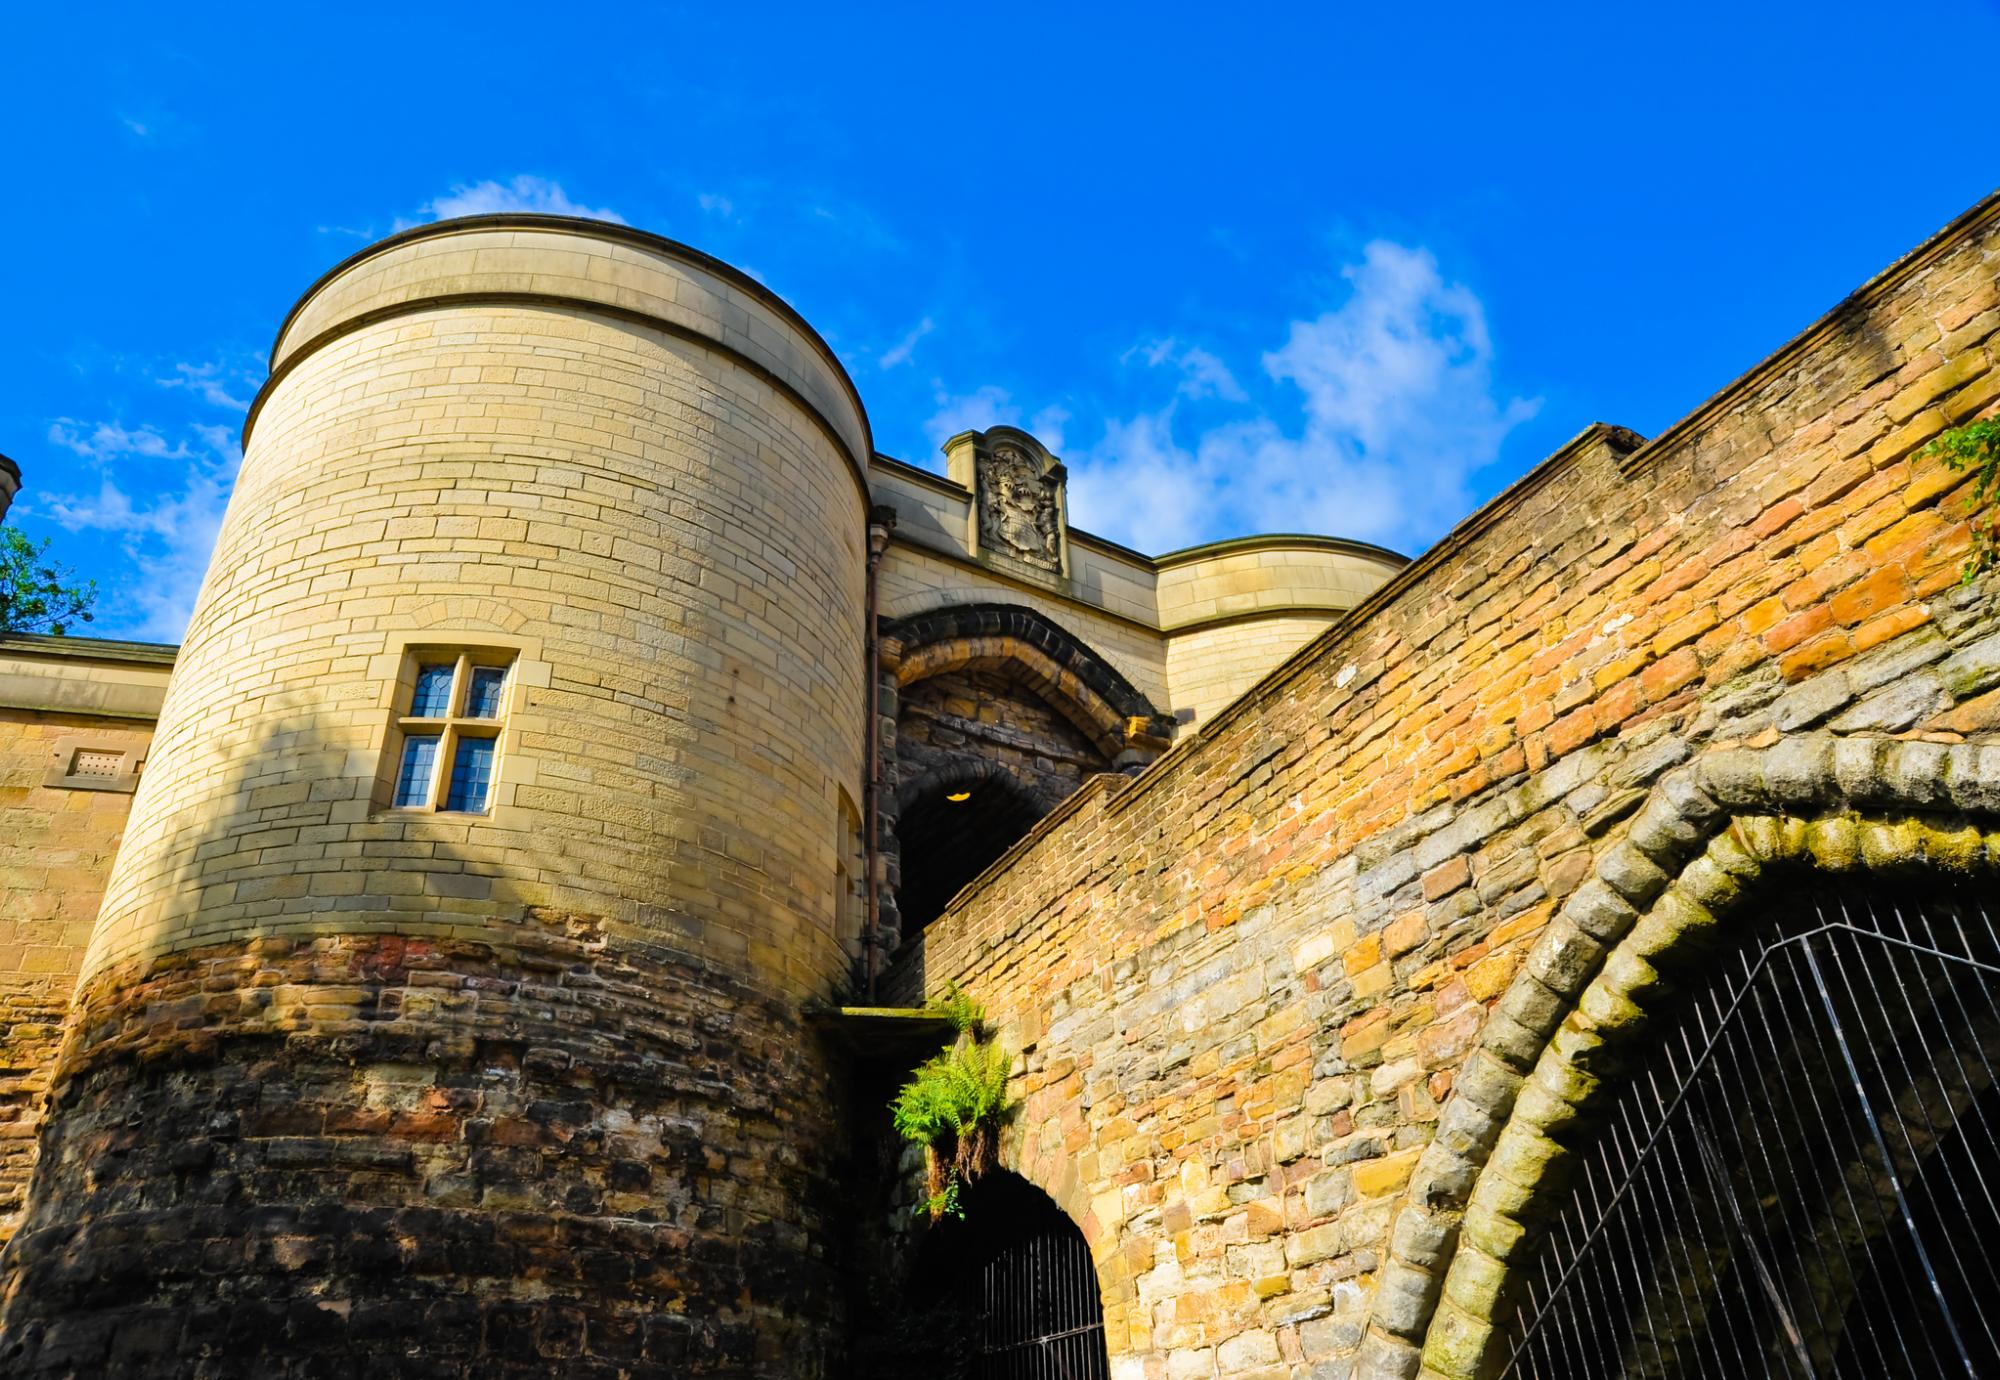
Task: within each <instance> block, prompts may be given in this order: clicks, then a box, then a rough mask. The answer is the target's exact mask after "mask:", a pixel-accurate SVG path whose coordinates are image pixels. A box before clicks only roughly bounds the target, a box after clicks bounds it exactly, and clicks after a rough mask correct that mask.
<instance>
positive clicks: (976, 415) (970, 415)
mask: <svg viewBox="0 0 2000 1380" xmlns="http://www.w3.org/2000/svg"><path fill="white" fill-rule="evenodd" d="M937 403H938V410H937V411H936V412H934V413H932V414H931V418H930V420H929V421H927V422H925V423H924V434H925V435H926V436H928V437H929V438H930V441H931V444H932V445H935V446H942V445H943V444H944V443H945V442H946V441H948V440H950V439H951V438H952V437H954V436H956V435H958V433H959V432H961V431H985V430H987V429H988V428H989V427H996V426H1002V425H1005V426H1018V427H1020V428H1022V429H1023V430H1024V431H1026V432H1028V433H1029V434H1030V435H1032V436H1033V437H1034V438H1035V439H1036V440H1038V441H1040V442H1041V443H1042V444H1043V445H1045V446H1047V447H1048V448H1049V449H1050V450H1051V451H1053V452H1054V453H1056V454H1058V455H1060V454H1061V453H1062V448H1063V425H1064V424H1065V423H1066V422H1068V421H1069V420H1070V413H1069V409H1068V408H1066V407H1062V406H1059V405H1056V404H1051V405H1049V406H1047V407H1044V408H1042V409H1041V410H1040V411H1038V412H1036V413H1035V414H1034V415H1033V416H1029V417H1026V418H1024V417H1023V415H1022V409H1021V408H1020V407H1018V406H1016V405H1015V402H1014V398H1013V395H1012V394H1011V393H1009V392H1008V391H1007V390H1006V389H1004V388H999V387H996V386H995V385H993V384H990V383H989V384H987V385H985V386H984V387H981V388H975V389H974V390H973V391H972V392H970V393H961V394H952V393H948V392H946V391H945V389H944V388H943V386H942V385H939V387H938V390H937Z"/></svg>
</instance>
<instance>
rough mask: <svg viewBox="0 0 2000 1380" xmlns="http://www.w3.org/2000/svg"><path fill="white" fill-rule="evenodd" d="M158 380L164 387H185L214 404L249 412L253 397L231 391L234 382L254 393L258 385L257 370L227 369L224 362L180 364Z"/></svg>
mask: <svg viewBox="0 0 2000 1380" xmlns="http://www.w3.org/2000/svg"><path fill="white" fill-rule="evenodd" d="M154 382H155V383H157V384H159V385H160V387H162V388H185V389H187V390H188V391H190V392H192V393H194V394H195V395H197V396H198V397H200V399H201V400H202V401H203V402H205V403H208V404H209V405H211V406H213V407H226V408H228V409H229V410H230V411H232V412H248V411H249V410H250V400H249V398H247V397H241V398H239V397H237V396H236V395H235V394H233V393H231V392H230V391H229V388H230V386H232V385H234V386H237V387H241V388H243V391H244V392H246V393H254V392H255V391H256V389H257V375H256V374H255V373H254V372H252V371H249V370H243V369H227V368H225V367H224V366H222V365H220V364H176V365H175V366H174V372H173V374H172V375H171V376H169V377H167V378H161V379H155V380H154ZM244 385H247V387H244Z"/></svg>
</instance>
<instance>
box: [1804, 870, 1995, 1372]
mask: <svg viewBox="0 0 2000 1380" xmlns="http://www.w3.org/2000/svg"><path fill="white" fill-rule="evenodd" d="M1840 907H1841V916H1842V918H1843V919H1845V920H1847V921H1848V923H1850V924H1852V923H1853V918H1852V916H1851V915H1849V913H1848V910H1847V905H1846V903H1845V901H1844V900H1843V901H1842V902H1841V903H1840ZM1871 918H1872V917H1871ZM1848 942H1850V943H1853V942H1856V941H1855V940H1853V939H1850V940H1849V941H1848ZM1827 947H1828V948H1829V949H1832V950H1833V951H1834V954H1835V957H1836V960H1837V959H1838V956H1839V948H1838V945H1837V942H1836V941H1835V938H1834V936H1831V935H1830V936H1828V944H1827ZM1884 962H1885V963H1886V964H1887V965H1888V966H1889V967H1890V968H1891V969H1892V970H1895V964H1896V955H1895V954H1894V953H1885V954H1884ZM1856 966H1857V967H1859V968H1860V969H1861V976H1862V978H1863V979H1864V980H1865V981H1866V982H1867V984H1868V992H1869V996H1870V997H1871V998H1872V999H1873V1001H1874V1004H1875V1008H1876V1009H1877V1010H1878V1011H1882V1012H1883V1013H1884V1015H1885V1018H1886V1016H1887V1003H1886V1002H1885V1001H1884V1000H1883V998H1882V992H1881V989H1880V987H1879V986H1878V985H1877V983H1876V981H1875V972H1874V968H1875V965H1873V964H1870V963H1865V962H1863V963H1858V964H1857V965H1856ZM1839 968H1840V975H1841V981H1842V982H1843V983H1844V984H1845V985H1846V986H1847V988H1848V994H1849V999H1850V1000H1852V1001H1854V1002H1855V1004H1856V1006H1857V1007H1859V1005H1860V1000H1859V997H1858V995H1857V994H1856V993H1855V991H1854V985H1853V980H1852V979H1851V978H1849V977H1848V975H1847V968H1846V965H1845V964H1840V965H1839ZM1896 985H1897V988H1898V989H1899V990H1902V987H1903V982H1902V974H1901V972H1900V971H1896ZM1903 1004H1904V1007H1905V1009H1906V1010H1908V1012H1909V1015H1910V1022H1911V1025H1912V1026H1913V1027H1916V1028H1914V1029H1913V1030H1912V1031H1911V1035H1912V1038H1913V1039H1915V1040H1916V1041H1917V1042H1919V1043H1921V1044H1922V1045H1923V1047H1924V1053H1925V1056H1926V1058H1927V1059H1928V1060H1929V1062H1930V1065H1931V1073H1932V1075H1933V1076H1934V1077H1935V1079H1936V1081H1937V1083H1938V1085H1939V1086H1940V1087H1943V1085H1944V1076H1943V1073H1942V1071H1941V1070H1940V1069H1939V1068H1938V1065H1937V1060H1936V1058H1935V1056H1933V1055H1932V1054H1931V1052H1930V1047H1929V1043H1928V1042H1927V1041H1924V1040H1923V1039H1922V1031H1921V1023H1920V1022H1919V1020H1918V1018H1917V1013H1916V1009H1915V1008H1914V1007H1912V1006H1911V1005H1910V1001H1909V993H1908V992H1907V991H1903ZM1864 1030H1865V1027H1864ZM1907 1043H1908V1042H1906V1041H1903V1040H1898V1039H1896V1038H1895V1032H1894V1031H1893V1030H1891V1031H1889V1032H1888V1034H1887V1035H1886V1036H1885V1038H1884V1039H1882V1040H1871V1041H1868V1042H1867V1044H1868V1047H1869V1049H1870V1052H1871V1055H1872V1057H1873V1059H1874V1062H1875V1065H1876V1069H1877V1071H1878V1072H1879V1073H1881V1074H1882V1076H1883V1081H1884V1084H1885V1085H1887V1086H1894V1085H1891V1084H1889V1080H1888V1070H1887V1068H1886V1066H1885V1065H1884V1064H1883V1062H1882V1046H1883V1045H1885V1044H1886V1045H1888V1046H1890V1047H1891V1048H1892V1049H1894V1051H1895V1054H1896V1062H1897V1063H1898V1064H1899V1065H1900V1066H1901V1068H1902V1070H1903V1076H1902V1084H1901V1085H1902V1086H1904V1087H1907V1088H1909V1090H1910V1094H1909V1095H1910V1096H1911V1097H1912V1098H1914V1099H1915V1101H1916V1104H1917V1115H1918V1116H1919V1117H1921V1118H1922V1119H1923V1125H1924V1134H1925V1135H1926V1136H1927V1137H1929V1139H1930V1144H1931V1153H1932V1154H1936V1153H1937V1152H1938V1150H1939V1149H1940V1148H1941V1147H1942V1146H1943V1144H1944V1137H1943V1136H1942V1135H1941V1134H1940V1133H1939V1132H1938V1129H1937V1127H1936V1126H1935V1125H1934V1124H1933V1123H1932V1121H1931V1113H1930V1108H1929V1106H1928V1105H1926V1101H1925V1098H1924V1095H1923V1088H1922V1086H1921V1085H1920V1084H1919V1083H1918V1082H1917V1075H1916V1069H1915V1067H1914V1066H1913V1065H1912V1064H1911V1061H1910V1057H1909V1055H1908V1054H1907V1053H1906V1052H1905V1049H1906V1044H1907ZM1947 1109H1948V1108H1947ZM1888 1110H1889V1113H1890V1114H1891V1115H1893V1116H1894V1117H1895V1120H1896V1125H1897V1128H1898V1129H1899V1130H1900V1131H1901V1132H1902V1135H1903V1142H1904V1144H1905V1145H1908V1146H1909V1147H1910V1173H1911V1175H1912V1179H1911V1183H1910V1189H1911V1191H1912V1192H1916V1191H1922V1192H1924V1193H1926V1194H1928V1195H1929V1196H1930V1197H1931V1199H1932V1201H1933V1202H1935V1201H1936V1189H1935V1188H1934V1187H1932V1179H1933V1178H1935V1177H1942V1178H1943V1180H1944V1182H1945V1183H1946V1184H1947V1185H1948V1186H1949V1187H1950V1189H1951V1195H1952V1197H1953V1199H1955V1200H1956V1201H1957V1203H1958V1210H1959V1213H1960V1214H1961V1215H1962V1216H1963V1217H1966V1218H1969V1217H1970V1216H1971V1214H1972V1207H1971V1204H1969V1203H1967V1202H1966V1200H1965V1192H1964V1190H1963V1189H1962V1188H1961V1187H1960V1185H1959V1181H1958V1176H1957V1175H1956V1174H1949V1173H1947V1174H1944V1175H1941V1176H1932V1175H1926V1174H1924V1173H1923V1165H1924V1162H1925V1160H1926V1158H1927V1157H1926V1156H1925V1155H1923V1154H1921V1153H1920V1152H1919V1151H1918V1149H1917V1147H1916V1145H1915V1143H1914V1141H1913V1138H1912V1136H1911V1135H1910V1128H1909V1126H1908V1124H1907V1119H1906V1118H1905V1117H1904V1115H1903V1114H1902V1112H1901V1110H1900V1108H1899V1105H1898V1103H1897V1101H1896V1100H1895V1099H1894V1098H1893V1097H1892V1098H1891V1100H1890V1103H1889V1108H1888ZM1988 1206H1989V1208H1990V1207H1991V1203H1990V1201H1989V1203H1988ZM1912 1230H1913V1231H1914V1230H1915V1228H1914V1227H1913V1228H1912ZM1943 1235H1944V1244H1945V1250H1946V1251H1947V1252H1948V1253H1949V1254H1950V1256H1951V1260H1952V1264H1953V1265H1955V1266H1956V1267H1957V1268H1958V1277H1959V1278H1960V1279H1973V1278H1981V1277H1983V1278H1986V1279H1991V1278H1993V1277H1994V1270H1993V1262H1992V1260H1991V1259H1990V1258H1989V1257H1988V1256H1987V1254H1986V1248H1985V1246H1984V1245H1982V1244H1981V1243H1980V1240H1979V1237H1980V1233H1978V1232H1945V1233H1943ZM1960 1236H1969V1237H1971V1238H1972V1249H1973V1250H1974V1251H1976V1252H1977V1253H1978V1257H1979V1260H1978V1264H1979V1267H1980V1270H1981V1275H1979V1276H1975V1275H1973V1274H1972V1273H1971V1271H1970V1269H1969V1268H1968V1266H1967V1263H1966V1260H1965V1259H1964V1257H1962V1256H1961V1255H1960V1254H1959V1246H1958V1238H1959V1237H1960ZM1939 1304H1940V1306H1941V1307H1942V1306H1943V1296H1942V1294H1940V1295H1939ZM1973 1317H1974V1320H1975V1321H1976V1322H1977V1323H1978V1324H1979V1328H1980V1330H1981V1331H1982V1332H1984V1333H1985V1335H1986V1343H1987V1345H1988V1346H1989V1347H1991V1348H1993V1349H1995V1350H2000V1338H1996V1337H1995V1336H1994V1333H1993V1329H1992V1327H1991V1325H1990V1324H1989V1323H1988V1322H1987V1321H1986V1315H1985V1312H1984V1310H1981V1311H1979V1312H1976V1313H1974V1315H1973Z"/></svg>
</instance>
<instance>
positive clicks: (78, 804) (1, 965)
mask: <svg viewBox="0 0 2000 1380" xmlns="http://www.w3.org/2000/svg"><path fill="white" fill-rule="evenodd" d="M79 734H82V735H88V736H89V738H90V739H91V741H92V742H101V743H105V744H107V745H111V744H116V745H121V746H131V747H141V746H143V745H144V743H145V742H146V740H147V738H148V737H149V736H150V733H149V726H146V725H134V724H129V723H123V722H118V721H115V720H110V721H107V720H103V719H97V718H91V717H86V716H82V715H73V714H53V713H41V712H37V711H34V710H15V709H0V1243H4V1242H5V1241H6V1240H7V1238H8V1237H10V1236H12V1235H13V1233H14V1229H15V1227H16V1226H17V1225H19V1222H20V1216H21V1208H22V1203H23V1202H24V1200H25V1198H26V1195H27V1190H28V1176H29V1173H30V1171H31V1170H32V1168H33V1165H34V1152H35V1131H36V1128H37V1126H38V1125H39V1123H40V1119H41V1108H42V1104H43V1101H44V1099H45V1098H46V1097H47V1095H48V1089H49V1082H50V1079H51V1078H52V1076H53V1074H54V1071H55V1056H56V1047H57V1044H58V1042H59V1040H60V1037H61V1033H62V1019H63V1013H64V1012H65V1011H66V1010H67V1009H68V1006H69V995H70V988H72V987H73V986H75V984H76V975H77V971H78V969H80V968H81V967H82V964H83V952H84V948H85V946H86V945H88V944H89V942H90V927H91V923H92V922H93V921H94V920H95V919H96V918H97V905H98V902H99V900H101V899H102V897H103V894H104V879H105V877H106V875H107V874H109V872H110V871H111V860H112V858H113V857H114V856H115V855H116V854H117V852H118V841H119V839H120V837H121V836H122V834H123V832H124V828H125V816H126V813H127V811H128V810H129V809H130V807H131V804H132V797H131V796H130V795H126V794H122V793H119V792H115V791H79V790H64V789H53V788H51V787H49V786H47V785H45V784H44V780H43V778H44V776H45V775H46V774H47V772H48V770H49V764H50V760H51V757H50V754H51V751H52V750H53V749H54V747H55V745H56V743H57V742H58V741H60V740H61V739H63V738H67V737H73V736H76V735H79Z"/></svg>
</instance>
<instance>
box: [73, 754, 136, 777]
mask: <svg viewBox="0 0 2000 1380" xmlns="http://www.w3.org/2000/svg"><path fill="white" fill-rule="evenodd" d="M124 766H125V754H124V753H122V752H89V751H84V752H79V753H77V755H76V760H75V761H74V762H72V763H71V764H70V769H69V774H70V775H71V776H116V775H118V773H119V772H120V771H122V770H123V769H124Z"/></svg>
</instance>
